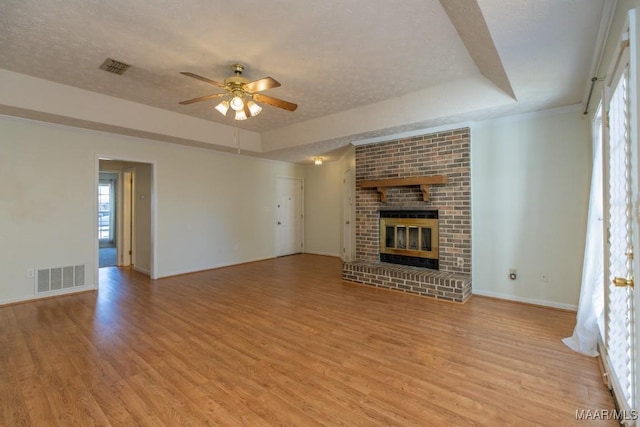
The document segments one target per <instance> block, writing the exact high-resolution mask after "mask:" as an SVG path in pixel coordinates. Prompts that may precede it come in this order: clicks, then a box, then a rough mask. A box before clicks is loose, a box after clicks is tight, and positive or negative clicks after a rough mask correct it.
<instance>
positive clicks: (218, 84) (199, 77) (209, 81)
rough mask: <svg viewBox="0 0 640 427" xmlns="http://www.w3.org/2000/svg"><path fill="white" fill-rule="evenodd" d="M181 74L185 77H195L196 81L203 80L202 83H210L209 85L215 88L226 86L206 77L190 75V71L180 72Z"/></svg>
mask: <svg viewBox="0 0 640 427" xmlns="http://www.w3.org/2000/svg"><path fill="white" fill-rule="evenodd" d="M180 74H183V75H185V76H189V77H193V78H194V79H198V80H201V81H203V82H205V83H209V84H212V85H214V86H218V87H222V88H224V87H225V85H223V84H222V83H219V82H217V81H215V80H211V79H208V78H206V77H202V76H199V75H197V74H193V73H189V72H188V71H180Z"/></svg>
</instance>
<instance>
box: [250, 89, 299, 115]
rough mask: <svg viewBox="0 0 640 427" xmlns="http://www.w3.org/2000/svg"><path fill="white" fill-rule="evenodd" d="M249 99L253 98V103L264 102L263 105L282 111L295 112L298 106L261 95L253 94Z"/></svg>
mask: <svg viewBox="0 0 640 427" xmlns="http://www.w3.org/2000/svg"><path fill="white" fill-rule="evenodd" d="M251 97H252V98H253V100H254V101H257V102H264V103H265V104H269V105H272V106H274V107H278V108H282V109H283V110H289V111H295V110H296V108H298V106H297V105H296V104H294V103H292V102H288V101H283V100H282V99H278V98H274V97H272V96H268V95H263V94H261V93H254V94H253V95H252V96H251Z"/></svg>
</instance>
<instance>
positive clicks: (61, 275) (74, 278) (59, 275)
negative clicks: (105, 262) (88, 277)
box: [36, 265, 85, 294]
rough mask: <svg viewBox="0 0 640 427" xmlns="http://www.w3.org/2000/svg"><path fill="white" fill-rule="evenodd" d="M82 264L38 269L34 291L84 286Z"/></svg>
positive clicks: (51, 290) (41, 291)
mask: <svg viewBox="0 0 640 427" xmlns="http://www.w3.org/2000/svg"><path fill="white" fill-rule="evenodd" d="M84 285H85V281H84V265H75V266H68V267H54V268H46V269H43V270H38V276H37V278H36V292H37V293H39V294H40V293H43V292H55V291H60V290H64V289H69V288H76V287H79V286H84Z"/></svg>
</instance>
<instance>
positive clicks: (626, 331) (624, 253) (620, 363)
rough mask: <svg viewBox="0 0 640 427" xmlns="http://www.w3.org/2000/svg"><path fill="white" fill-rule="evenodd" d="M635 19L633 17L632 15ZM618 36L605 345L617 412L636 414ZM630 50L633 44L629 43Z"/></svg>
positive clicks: (631, 207) (635, 218) (630, 187)
mask: <svg viewBox="0 0 640 427" xmlns="http://www.w3.org/2000/svg"><path fill="white" fill-rule="evenodd" d="M632 15H633V17H635V15H634V14H632ZM630 17H632V16H631V15H630ZM629 23H630V26H629V27H628V28H627V29H626V31H625V33H624V34H623V36H622V39H621V44H620V51H619V55H618V59H617V61H616V62H615V64H614V67H613V69H612V70H611V72H610V73H609V74H608V78H607V84H606V88H605V101H606V102H605V105H606V111H607V117H608V120H606V126H604V144H605V145H604V147H605V149H604V154H605V168H604V171H605V203H606V205H605V217H606V226H607V239H606V240H605V241H606V243H605V246H606V248H605V257H606V258H607V259H606V262H605V266H606V268H605V270H606V271H605V279H606V282H605V283H607V287H606V295H605V297H606V304H605V344H606V352H607V359H608V365H609V369H610V374H611V383H612V384H611V385H612V387H613V391H614V394H615V396H616V399H617V400H618V404H619V405H620V408H621V409H623V410H628V411H629V410H631V409H633V408H637V406H636V405H637V374H636V372H637V366H636V342H635V334H636V331H635V321H634V317H635V309H634V283H633V280H634V273H635V272H637V271H640V268H639V266H638V256H639V255H640V253H635V251H636V248H638V247H639V240H640V239H639V233H638V230H639V229H640V227H639V225H640V224H639V219H640V210H639V209H640V206H639V205H638V194H639V193H638V181H639V180H638V178H639V174H638V172H639V171H638V139H637V135H638V132H637V126H638V116H637V95H636V90H635V84H636V83H635V78H636V77H635V76H637V71H636V70H635V61H632V55H631V49H630V48H629V41H630V36H631V35H632V34H631V31H630V27H635V24H634V22H633V20H630V21H629ZM634 44H635V43H634Z"/></svg>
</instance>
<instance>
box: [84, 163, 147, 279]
mask: <svg viewBox="0 0 640 427" xmlns="http://www.w3.org/2000/svg"><path fill="white" fill-rule="evenodd" d="M100 160H114V161H122V162H131V163H146V164H148V165H151V194H150V197H151V201H150V208H151V212H150V216H151V217H150V218H149V222H150V228H151V230H150V240H151V247H150V248H149V252H150V253H149V257H150V260H149V263H150V269H149V270H150V274H149V277H150V278H151V279H152V280H155V279H157V278H158V269H157V265H156V254H157V251H158V248H157V246H158V244H157V239H156V236H157V233H158V229H157V211H158V184H157V177H158V162H157V161H156V160H150V159H144V158H135V157H127V156H120V155H117V154H105V153H98V154H96V155H95V157H94V182H93V201H92V203H93V220H92V224H93V230H94V233H93V248H94V256H93V262H94V266H95V268H94V283H95V284H96V285H95V286H96V288H98V287H99V270H100V269H99V265H100V263H99V252H98V251H99V248H98V246H99V244H98V233H97V232H96V230H98V183H99V182H100Z"/></svg>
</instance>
